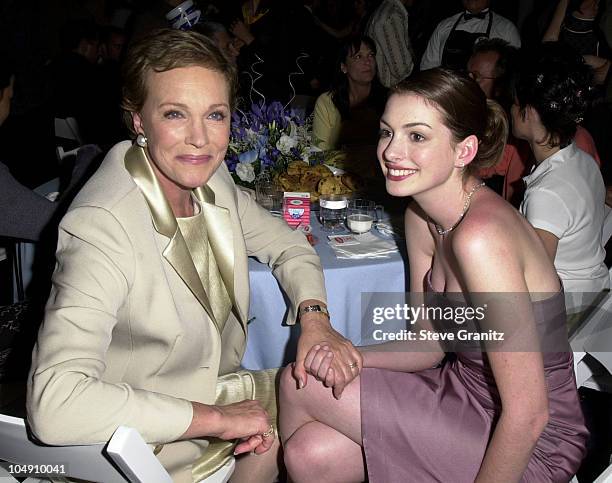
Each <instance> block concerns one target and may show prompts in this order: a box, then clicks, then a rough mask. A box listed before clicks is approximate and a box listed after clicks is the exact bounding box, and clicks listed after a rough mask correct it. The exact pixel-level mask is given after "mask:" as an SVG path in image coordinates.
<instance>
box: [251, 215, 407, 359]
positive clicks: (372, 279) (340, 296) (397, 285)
mask: <svg viewBox="0 0 612 483" xmlns="http://www.w3.org/2000/svg"><path fill="white" fill-rule="evenodd" d="M311 230H312V231H311V234H312V235H313V236H314V238H315V240H316V243H315V244H314V249H315V250H316V252H317V254H318V255H319V257H320V259H321V264H322V266H323V273H324V277H325V287H326V291H327V304H328V310H329V313H330V320H331V324H332V326H333V327H334V328H335V329H336V330H337V331H338V332H339V333H341V334H342V335H343V336H344V337H346V338H348V339H349V340H351V341H352V342H353V344H355V345H364V344H365V343H366V341H367V339H369V338H370V337H369V336H370V335H371V331H369V330H368V329H366V326H367V325H368V324H369V323H370V322H371V318H370V319H369V322H368V315H367V314H366V313H365V312H366V310H365V308H366V307H368V306H369V305H370V303H371V302H372V300H373V299H374V298H375V297H376V294H377V293H397V294H404V293H405V292H406V291H407V288H408V282H407V280H408V275H407V274H408V263H407V256H406V253H405V248H404V246H405V243H404V241H403V239H401V238H399V237H397V238H391V240H394V242H395V244H396V245H397V247H398V250H397V251H396V252H395V253H391V254H389V255H388V256H387V257H385V258H363V259H341V258H337V257H336V255H335V252H334V250H333V249H332V247H331V246H330V245H329V243H328V235H329V233H327V232H325V231H323V230H322V228H321V225H320V223H319V222H318V221H317V212H316V211H315V212H313V214H312V216H311ZM345 233H346V234H349V233H348V231H347V232H345ZM372 233H373V234H375V235H376V236H377V237H381V238H383V239H389V237H388V236H387V237H385V236H383V235H381V234H380V233H378V231H377V230H376V228H373V229H372ZM249 278H250V289H251V304H250V311H249V320H250V322H249V325H248V341H247V348H246V353H245V355H244V358H243V361H242V365H243V367H245V368H247V369H252V370H259V369H268V368H276V367H283V366H285V365H287V364H289V363H291V362H292V361H294V360H295V355H296V348H297V341H298V338H299V334H300V326H299V323H298V324H295V325H290V324H288V323H287V322H288V321H287V320H286V318H287V314H288V301H287V297H286V296H285V294H284V293H283V291H282V289H281V288H280V286H279V284H278V282H277V281H276V279H275V278H274V277H273V275H272V272H271V268H270V267H268V265H266V264H263V263H259V262H258V261H257V260H255V259H253V258H251V259H249ZM366 332H367V333H366Z"/></svg>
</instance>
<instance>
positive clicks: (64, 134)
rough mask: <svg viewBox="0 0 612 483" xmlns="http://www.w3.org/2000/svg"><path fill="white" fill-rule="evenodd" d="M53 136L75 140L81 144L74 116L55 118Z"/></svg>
mask: <svg viewBox="0 0 612 483" xmlns="http://www.w3.org/2000/svg"><path fill="white" fill-rule="evenodd" d="M55 137H56V138H62V139H68V140H70V141H76V142H77V143H78V144H79V145H81V144H83V140H82V138H81V132H80V131H79V125H78V123H77V121H76V119H75V118H74V117H67V118H65V119H60V118H59V117H56V118H55Z"/></svg>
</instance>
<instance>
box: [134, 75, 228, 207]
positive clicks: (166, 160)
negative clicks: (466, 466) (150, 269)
mask: <svg viewBox="0 0 612 483" xmlns="http://www.w3.org/2000/svg"><path fill="white" fill-rule="evenodd" d="M146 90H147V96H146V100H145V103H144V105H143V107H142V109H141V110H140V112H139V113H134V115H133V121H134V129H135V131H136V132H138V133H144V134H145V136H146V137H147V146H148V151H149V155H150V157H151V160H152V161H153V169H154V171H155V174H156V176H157V178H158V179H159V182H160V184H161V186H162V189H163V190H164V193H165V195H166V197H167V198H168V200H169V201H170V204H171V205H172V206H173V209H174V208H175V207H176V204H177V203H178V202H179V201H178V200H183V201H184V200H185V199H186V198H187V199H188V198H189V193H190V190H191V189H193V188H196V187H199V186H202V185H204V184H206V183H207V182H208V180H209V179H210V177H211V176H212V175H213V174H214V172H215V171H216V170H217V168H218V167H219V166H220V164H221V163H222V162H223V158H224V156H225V151H226V149H227V145H228V142H229V132H230V105H229V104H230V101H229V88H228V84H227V80H226V79H225V77H224V76H223V74H220V73H219V72H216V71H213V70H211V69H207V68H205V67H199V66H191V67H181V68H176V69H172V70H169V71H166V72H151V71H149V73H148V74H147V81H146ZM175 212H176V211H175Z"/></svg>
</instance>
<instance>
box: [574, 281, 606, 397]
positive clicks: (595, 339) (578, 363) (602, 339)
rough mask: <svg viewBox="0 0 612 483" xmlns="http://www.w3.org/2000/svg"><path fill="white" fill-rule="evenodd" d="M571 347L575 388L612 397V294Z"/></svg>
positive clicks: (600, 304)
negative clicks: (595, 391) (607, 394)
mask: <svg viewBox="0 0 612 483" xmlns="http://www.w3.org/2000/svg"><path fill="white" fill-rule="evenodd" d="M610 276H611V277H612V269H611V270H610ZM570 345H571V347H572V351H573V352H574V372H575V373H576V386H577V387H582V386H584V387H588V388H590V389H595V390H597V391H604V392H609V393H612V292H608V293H607V294H605V296H604V297H603V298H602V299H601V300H600V302H599V304H598V305H597V307H595V308H594V309H593V310H592V311H591V313H590V314H589V315H588V316H587V318H586V320H585V321H584V322H583V323H582V324H581V326H580V328H579V329H578V330H577V331H576V332H575V333H574V334H573V335H572V336H571V337H570Z"/></svg>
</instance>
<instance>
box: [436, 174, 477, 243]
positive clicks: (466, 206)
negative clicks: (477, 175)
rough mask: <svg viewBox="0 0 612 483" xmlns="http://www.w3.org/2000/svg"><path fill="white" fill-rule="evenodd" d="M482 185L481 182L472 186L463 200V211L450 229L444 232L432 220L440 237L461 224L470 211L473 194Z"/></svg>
mask: <svg viewBox="0 0 612 483" xmlns="http://www.w3.org/2000/svg"><path fill="white" fill-rule="evenodd" d="M484 185H485V183H484V181H483V182H482V183H479V184H476V185H474V187H473V188H472V189H471V190H470V192H469V193H468V195H467V198H466V199H465V203H464V204H463V211H462V212H461V214H460V215H459V219H458V220H457V221H456V222H455V223H453V225H452V226H451V227H450V228H447V229H446V230H445V229H444V228H442V227H441V226H440V225H438V224H437V223H436V222H433V220H432V222H433V224H434V226H435V227H436V231H437V232H438V235H440V236H444V235H447V234H449V233H450V232H451V231H453V230H454V229H455V228H457V225H459V223H461V220H463V217H464V216H465V214H466V213H467V211H468V210H469V209H470V203H471V202H472V196H474V193H476V191H478V190H479V189H480V188H482V187H483V186H484Z"/></svg>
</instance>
